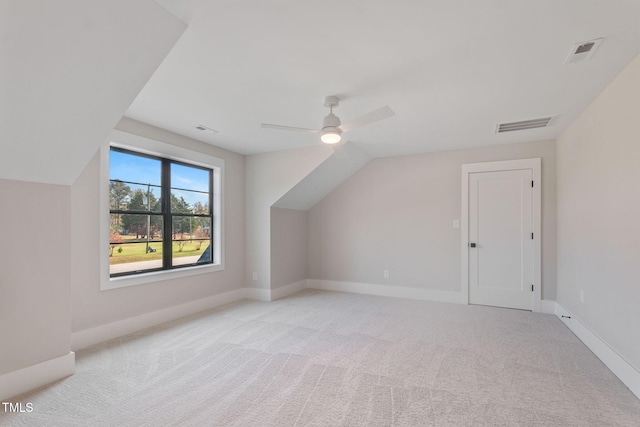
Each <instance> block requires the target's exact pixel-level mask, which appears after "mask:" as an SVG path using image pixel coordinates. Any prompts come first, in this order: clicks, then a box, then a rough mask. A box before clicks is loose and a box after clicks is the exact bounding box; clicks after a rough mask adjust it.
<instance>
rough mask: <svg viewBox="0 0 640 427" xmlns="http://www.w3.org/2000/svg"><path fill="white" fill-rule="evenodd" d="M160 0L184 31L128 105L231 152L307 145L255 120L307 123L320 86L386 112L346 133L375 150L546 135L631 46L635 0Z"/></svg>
mask: <svg viewBox="0 0 640 427" xmlns="http://www.w3.org/2000/svg"><path fill="white" fill-rule="evenodd" d="M159 1H160V2H161V3H162V4H164V5H165V6H166V7H167V8H168V9H170V10H172V12H173V13H175V14H176V15H178V16H180V17H181V19H184V20H185V21H187V22H188V24H189V28H188V30H187V31H186V32H185V34H184V36H183V37H182V39H181V40H180V41H179V42H178V43H177V44H176V47H175V49H173V51H172V52H171V53H170V54H169V55H168V57H167V58H166V60H165V61H164V62H163V63H162V65H161V66H160V67H159V69H158V71H157V72H156V73H155V74H154V76H153V77H152V78H151V80H150V81H149V83H148V84H147V86H146V87H145V88H144V89H143V90H142V92H141V93H140V95H139V96H138V97H137V98H136V100H135V101H134V103H133V104H132V105H131V107H130V108H129V110H128V112H127V116H129V117H131V118H133V119H136V120H139V121H142V122H146V123H149V124H152V125H155V126H159V127H162V128H166V129H168V130H170V131H173V132H176V133H179V134H183V135H186V136H190V137H192V138H196V139H200V140H201V141H204V142H208V143H211V144H214V145H218V146H221V147H223V148H227V149H230V150H233V151H236V152H239V153H242V154H255V153H261V152H267V151H275V150H282V149H286V148H295V147H303V146H309V145H314V144H318V143H319V142H318V136H317V135H315V134H304V133H295V132H283V131H275V130H267V129H261V128H260V123H261V122H268V123H278V124H283V125H290V126H300V127H311V128H317V127H319V126H320V124H321V121H322V117H323V116H324V115H326V113H327V110H326V108H324V107H323V105H322V98H323V97H324V96H326V95H339V96H340V97H341V98H342V100H341V103H340V106H339V107H338V108H337V109H336V110H335V113H336V114H337V115H338V116H339V117H341V118H342V119H343V121H348V120H351V119H353V118H356V117H359V116H360V115H362V114H364V113H366V112H369V111H371V110H373V109H376V108H378V107H381V106H383V105H389V106H390V107H391V108H392V109H393V110H395V112H396V113H397V115H396V116H395V117H393V118H390V119H387V120H384V121H382V122H379V123H376V124H372V125H370V126H367V127H363V128H360V129H357V130H353V131H352V132H349V133H348V134H347V138H348V139H349V140H350V141H353V143H354V144H356V145H358V146H359V147H360V148H362V149H363V150H365V151H366V152H367V153H368V154H369V155H370V156H372V157H379V156H391V155H401V154H410V153H417V152H427V151H437V150H447V149H458V148H473V147H479V146H486V145H495V144H503V143H515V142H526V141H536V140H548V139H554V138H556V137H557V136H558V135H560V133H561V132H562V131H563V130H564V129H565V128H566V127H567V126H568V125H569V124H570V123H571V122H572V121H573V120H574V118H575V117H577V115H578V114H579V113H580V112H581V111H582V110H583V109H584V108H585V107H586V106H587V105H588V104H589V103H590V101H591V100H593V99H594V98H595V96H597V94H598V93H600V92H601V91H602V90H603V89H604V87H605V86H606V85H607V84H608V83H609V82H610V81H611V80H612V79H613V78H614V77H615V76H616V75H617V74H618V73H620V71H621V70H622V69H623V67H624V66H625V65H626V64H628V63H629V62H630V61H631V60H632V58H634V57H635V56H636V55H638V53H640V25H638V17H640V1H637V0H615V1H604V0H562V1H558V0H526V1H524V0H460V1H451V0H422V1H419V0H399V1H388V0H349V1H339V0H324V1H299V0H270V1H264V0H246V1H231V0H159ZM600 37H604V42H603V43H602V44H601V45H600V47H599V48H598V51H597V52H596V53H595V54H594V55H593V56H592V58H591V59H590V60H589V61H585V62H581V63H575V64H565V59H566V58H567V56H568V54H569V53H570V50H571V48H572V47H573V46H574V44H575V43H578V42H583V41H587V40H591V39H595V38H600ZM556 115H557V116H558V118H557V120H555V121H554V122H553V125H552V126H551V127H549V128H545V129H535V130H529V131H521V132H509V133H505V134H500V135H498V134H496V133H495V126H496V124H498V123H504V122H512V121H519V120H526V119H533V118H539V117H546V116H556ZM199 124H202V125H205V126H207V127H209V128H212V129H215V130H217V131H218V133H217V134H212V133H208V132H200V131H198V130H196V129H195V126H197V125H199Z"/></svg>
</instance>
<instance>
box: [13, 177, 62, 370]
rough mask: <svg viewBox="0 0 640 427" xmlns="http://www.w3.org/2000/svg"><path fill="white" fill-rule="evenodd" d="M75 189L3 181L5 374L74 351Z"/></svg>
mask: <svg viewBox="0 0 640 427" xmlns="http://www.w3.org/2000/svg"><path fill="white" fill-rule="evenodd" d="M69 199H70V188H69V187H68V186H60V185H51V184H39V183H29V182H22V181H13V180H5V179H0V200H1V201H2V208H1V209H0V224H2V243H0V337H2V339H1V342H2V344H0V374H4V373H7V372H11V371H14V370H17V369H20V368H24V367H27V366H31V365H34V364H36V363H39V362H44V361H47V360H50V359H53V358H56V357H59V356H64V355H66V354H68V353H69V351H70V339H71V330H70V327H69V325H70V322H71V304H70V301H69V277H70V266H69V256H70V238H69V235H70V225H71V221H70V212H69V211H70V210H69Z"/></svg>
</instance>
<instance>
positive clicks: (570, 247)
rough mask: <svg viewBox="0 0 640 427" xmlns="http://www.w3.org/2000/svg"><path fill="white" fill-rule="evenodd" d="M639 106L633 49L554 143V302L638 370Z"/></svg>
mask: <svg viewBox="0 0 640 427" xmlns="http://www.w3.org/2000/svg"><path fill="white" fill-rule="evenodd" d="M639 113H640V57H638V58H636V59H635V60H634V61H633V62H632V63H631V64H630V65H629V66H628V67H627V68H626V69H625V70H624V71H623V72H622V73H621V74H620V75H619V76H618V77H617V78H616V79H615V80H614V81H613V82H612V83H611V84H610V85H609V86H608V87H607V89H605V90H604V91H603V92H602V93H601V94H600V95H599V96H598V98H596V99H595V101H594V102H593V103H592V104H591V105H590V106H589V107H588V108H587V109H586V110H585V111H584V112H583V113H582V115H581V116H580V117H579V118H578V119H577V120H576V121H575V122H574V123H573V124H572V125H571V126H570V127H569V128H568V129H567V130H566V131H565V132H564V133H563V135H562V136H561V137H560V138H559V139H558V143H557V156H558V299H557V300H558V303H559V304H560V305H561V306H563V307H564V308H566V309H567V310H569V311H570V312H572V314H573V315H574V316H575V317H577V318H578V319H580V321H582V322H583V323H584V324H585V325H586V326H587V327H588V328H590V329H591V330H592V331H593V332H594V333H595V334H596V335H598V336H599V337H600V338H601V339H603V340H604V341H605V342H606V343H608V345H609V346H610V347H612V348H613V349H614V350H615V351H616V352H618V353H619V354H620V355H621V356H622V357H623V358H625V359H626V360H627V362H629V363H630V364H631V365H632V366H634V367H635V369H636V370H638V371H640V335H639V333H638V327H639V326H640V309H639V307H640V225H639V224H638V220H639V219H640V184H639V183H640V128H638V117H639ZM581 290H582V291H583V292H584V303H583V302H581V301H580V291H581Z"/></svg>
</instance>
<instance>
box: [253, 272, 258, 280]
mask: <svg viewBox="0 0 640 427" xmlns="http://www.w3.org/2000/svg"><path fill="white" fill-rule="evenodd" d="M253 280H258V273H256V272H255V271H254V272H253Z"/></svg>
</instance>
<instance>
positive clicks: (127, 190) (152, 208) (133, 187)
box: [109, 181, 162, 212]
mask: <svg viewBox="0 0 640 427" xmlns="http://www.w3.org/2000/svg"><path fill="white" fill-rule="evenodd" d="M109 201H110V205H111V206H110V208H111V209H114V210H115V209H119V210H127V211H129V210H130V211H136V212H140V211H143V212H162V204H161V200H160V187H157V186H153V185H139V184H133V183H129V182H125V181H109Z"/></svg>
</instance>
